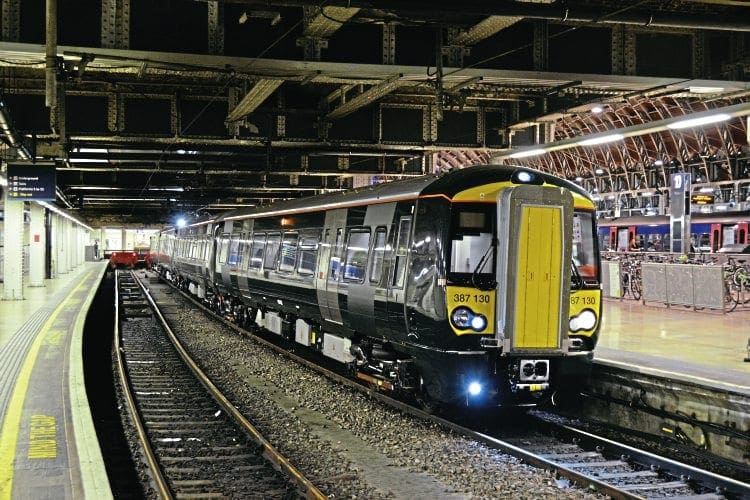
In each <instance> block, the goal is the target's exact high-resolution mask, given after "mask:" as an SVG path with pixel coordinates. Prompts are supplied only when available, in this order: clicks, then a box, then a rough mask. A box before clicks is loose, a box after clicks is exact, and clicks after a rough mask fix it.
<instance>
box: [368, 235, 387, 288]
mask: <svg viewBox="0 0 750 500" xmlns="http://www.w3.org/2000/svg"><path fill="white" fill-rule="evenodd" d="M386 235H387V230H386V228H384V227H378V228H376V229H375V242H374V243H373V247H372V259H370V283H380V277H381V275H382V274H383V258H384V256H385V241H386V239H385V238H386Z"/></svg>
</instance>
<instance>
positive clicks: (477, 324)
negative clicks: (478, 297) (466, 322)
mask: <svg viewBox="0 0 750 500" xmlns="http://www.w3.org/2000/svg"><path fill="white" fill-rule="evenodd" d="M486 326H487V319H485V317H484V316H482V315H481V314H478V315H476V316H474V317H473V318H471V328H472V329H473V330H476V331H478V332H480V331H482V330H484V329H485V327H486Z"/></svg>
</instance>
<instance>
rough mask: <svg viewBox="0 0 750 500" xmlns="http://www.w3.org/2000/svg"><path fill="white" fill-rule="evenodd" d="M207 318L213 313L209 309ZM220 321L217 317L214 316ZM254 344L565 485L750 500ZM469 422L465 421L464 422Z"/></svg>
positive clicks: (582, 436) (610, 445) (703, 476)
mask: <svg viewBox="0 0 750 500" xmlns="http://www.w3.org/2000/svg"><path fill="white" fill-rule="evenodd" d="M183 296H184V297H185V298H186V299H188V300H191V301H192V302H193V303H194V304H196V305H197V306H198V307H200V308H203V306H202V305H201V304H199V303H197V302H195V301H193V300H192V297H190V296H189V295H187V294H183ZM203 309H204V311H205V312H207V313H210V314H213V313H211V312H210V311H209V310H208V309H205V308H203ZM213 317H214V318H216V316H215V315H213ZM224 323H225V325H227V326H229V327H230V328H232V329H234V330H235V331H237V332H238V333H241V334H242V335H252V334H250V333H249V332H248V331H247V330H245V329H242V328H240V327H238V326H237V325H235V324H234V323H232V322H229V321H224ZM252 336H253V338H254V339H255V340H256V341H258V342H260V343H262V344H264V345H266V346H268V347H270V348H271V349H274V350H275V351H277V352H279V353H282V354H283V355H284V356H287V357H289V358H291V359H294V360H295V361H297V362H299V363H301V364H304V365H306V366H308V367H309V368H311V369H313V370H315V371H318V372H321V373H323V374H324V375H325V376H326V377H328V378H331V379H334V380H336V381H338V382H339V383H341V384H344V385H347V386H349V387H352V388H355V389H356V390H358V391H361V392H364V393H366V394H368V395H369V396H370V397H371V398H374V399H378V400H380V401H381V402H383V403H385V404H387V405H390V406H392V407H396V408H398V409H400V410H401V411H402V412H404V413H409V414H411V415H413V416H415V417H417V418H420V419H423V420H428V421H431V422H434V423H438V424H440V425H441V426H443V427H444V428H448V429H451V430H452V431H454V432H456V433H457V434H460V435H462V436H465V437H467V438H470V439H473V440H476V441H478V442H481V443H483V444H485V445H486V446H488V447H490V448H494V449H498V450H501V451H503V452H505V453H508V454H510V455H512V456H515V457H518V458H520V459H521V460H523V461H525V462H526V463H529V464H530V465H534V466H536V467H539V468H543V469H547V470H553V471H555V473H556V475H557V476H558V477H559V478H560V479H559V480H560V481H563V482H565V481H567V482H571V483H575V484H577V485H579V486H581V487H584V488H587V489H590V490H592V491H597V492H600V493H604V494H607V495H610V496H611V497H613V498H660V497H667V496H669V497H679V498H696V499H697V498H700V499H710V498H716V499H718V498H750V485H748V484H746V483H742V482H740V481H736V480H733V479H731V478H727V477H723V476H719V475H717V474H713V473H711V472H710V471H705V470H701V469H699V468H696V467H692V466H690V465H687V464H683V463H680V462H678V461H675V460H671V459H669V458H665V457H659V456H657V455H654V454H651V453H648V452H645V451H643V450H639V449H636V448H633V447H630V446H627V445H624V444H621V443H617V442H614V441H612V440H608V439H606V438H603V437H600V436H595V435H593V434H590V433H586V432H584V431H580V430H578V429H575V428H573V427H570V426H565V425H560V424H557V423H554V422H550V421H549V420H547V419H542V418H538V417H536V416H534V415H532V414H525V415H524V416H523V419H522V421H521V423H520V424H519V425H515V426H514V425H512V424H511V425H510V427H512V430H508V428H507V427H509V426H508V425H504V426H503V427H498V428H496V429H492V430H490V431H483V432H479V431H477V430H475V428H470V427H468V426H467V425H466V424H465V423H461V422H460V421H453V420H448V419H445V418H441V417H438V416H435V415H430V414H428V413H425V412H423V411H422V410H420V409H418V408H415V407H413V406H411V405H409V404H406V403H404V402H402V401H399V400H394V399H393V398H390V397H389V396H387V395H386V394H384V393H382V392H379V391H378V390H375V389H373V388H372V387H366V386H363V385H362V384H361V383H359V382H356V381H353V380H351V379H349V378H347V377H346V376H344V375H343V374H342V373H335V372H332V371H330V370H328V369H325V368H323V367H321V366H319V365H318V364H317V363H315V362H313V361H311V360H310V359H308V358H307V357H301V356H299V355H297V354H294V353H290V352H289V351H288V350H286V349H285V348H284V347H283V345H278V344H283V342H278V341H277V340H281V338H280V337H277V336H274V335H272V334H268V335H263V336H257V335H252ZM464 422H465V421H464Z"/></svg>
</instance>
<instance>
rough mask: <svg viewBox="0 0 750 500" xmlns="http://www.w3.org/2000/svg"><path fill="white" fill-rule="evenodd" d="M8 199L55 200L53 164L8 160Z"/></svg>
mask: <svg viewBox="0 0 750 500" xmlns="http://www.w3.org/2000/svg"><path fill="white" fill-rule="evenodd" d="M7 175H8V187H7V189H8V200H12V201H55V186H56V184H55V164H54V163H23V162H13V163H11V162H8V171H7Z"/></svg>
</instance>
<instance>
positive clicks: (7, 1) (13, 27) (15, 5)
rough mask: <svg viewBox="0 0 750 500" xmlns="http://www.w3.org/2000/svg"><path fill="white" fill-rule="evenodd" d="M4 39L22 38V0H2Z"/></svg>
mask: <svg viewBox="0 0 750 500" xmlns="http://www.w3.org/2000/svg"><path fill="white" fill-rule="evenodd" d="M1 8H2V16H3V28H2V29H3V32H2V36H3V41H4V42H18V41H20V40H21V0H2V7H1Z"/></svg>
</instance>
